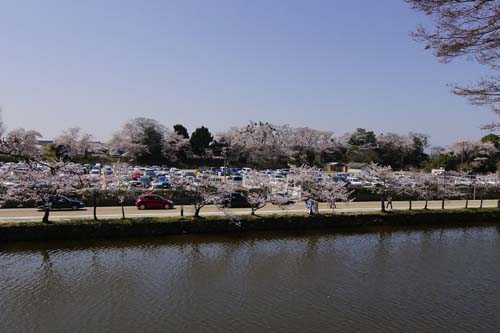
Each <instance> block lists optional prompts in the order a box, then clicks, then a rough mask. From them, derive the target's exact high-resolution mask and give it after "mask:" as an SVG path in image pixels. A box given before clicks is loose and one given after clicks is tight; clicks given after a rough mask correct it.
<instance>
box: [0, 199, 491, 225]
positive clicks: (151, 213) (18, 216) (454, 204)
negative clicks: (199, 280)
mask: <svg viewBox="0 0 500 333" xmlns="http://www.w3.org/2000/svg"><path fill="white" fill-rule="evenodd" d="M496 205H497V200H485V201H484V203H483V207H485V208H486V207H496ZM393 206H394V209H408V202H407V201H399V202H394V203H393ZM464 206H465V201H463V200H450V201H446V208H462V207H464ZM423 207H424V202H423V201H416V202H413V208H414V209H419V208H423ZM428 207H429V208H430V209H440V208H441V201H429V206H428ZM469 207H479V200H475V201H472V200H471V201H469ZM319 210H320V212H327V211H328V212H330V211H331V209H330V208H328V205H327V204H324V203H321V204H320V205H319ZM377 210H380V203H379V202H351V203H339V204H337V209H336V210H335V211H336V212H370V211H377ZM226 213H229V214H235V215H245V214H250V209H249V208H232V209H227V210H226V212H224V211H222V210H221V209H220V208H217V207H215V206H206V207H203V209H202V210H201V215H202V216H210V215H224V214H226ZM284 213H286V214H304V213H305V205H304V203H297V204H295V205H293V206H290V207H289V208H288V209H286V210H282V209H280V208H279V207H277V206H274V205H268V206H266V207H264V208H263V209H261V210H259V211H258V213H257V214H260V215H263V214H284ZM192 214H193V208H192V207H191V206H184V215H185V216H189V215H192ZM125 215H126V216H127V217H162V216H179V215H180V206H177V207H175V208H174V209H170V210H145V211H142V210H138V209H137V208H136V207H133V206H129V207H125ZM42 216H43V212H42V211H39V210H37V209H34V208H8V209H0V223H2V222H4V223H5V222H23V221H40V220H41V219H42ZM97 216H98V218H100V219H111V218H120V217H121V216H122V215H121V207H98V208H97ZM92 218H93V215H92V207H90V208H86V209H83V210H78V211H53V212H51V213H50V219H51V220H69V219H92Z"/></svg>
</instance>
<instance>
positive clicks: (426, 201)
mask: <svg viewBox="0 0 500 333" xmlns="http://www.w3.org/2000/svg"><path fill="white" fill-rule="evenodd" d="M428 202H429V201H428V200H425V205H424V209H427V203H428Z"/></svg>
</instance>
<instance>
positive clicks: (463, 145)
mask: <svg viewBox="0 0 500 333" xmlns="http://www.w3.org/2000/svg"><path fill="white" fill-rule="evenodd" d="M464 152H465V141H462V158H461V162H460V173H463V172H464Z"/></svg>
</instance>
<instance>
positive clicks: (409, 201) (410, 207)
mask: <svg viewBox="0 0 500 333" xmlns="http://www.w3.org/2000/svg"><path fill="white" fill-rule="evenodd" d="M409 202H410V205H409V208H410V210H411V209H412V207H411V199H410V201H409Z"/></svg>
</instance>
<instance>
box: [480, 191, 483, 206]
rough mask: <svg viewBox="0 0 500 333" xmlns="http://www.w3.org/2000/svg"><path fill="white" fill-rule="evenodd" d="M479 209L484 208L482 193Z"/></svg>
mask: <svg viewBox="0 0 500 333" xmlns="http://www.w3.org/2000/svg"><path fill="white" fill-rule="evenodd" d="M479 208H483V194H482V193H481V201H480V202H479Z"/></svg>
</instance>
